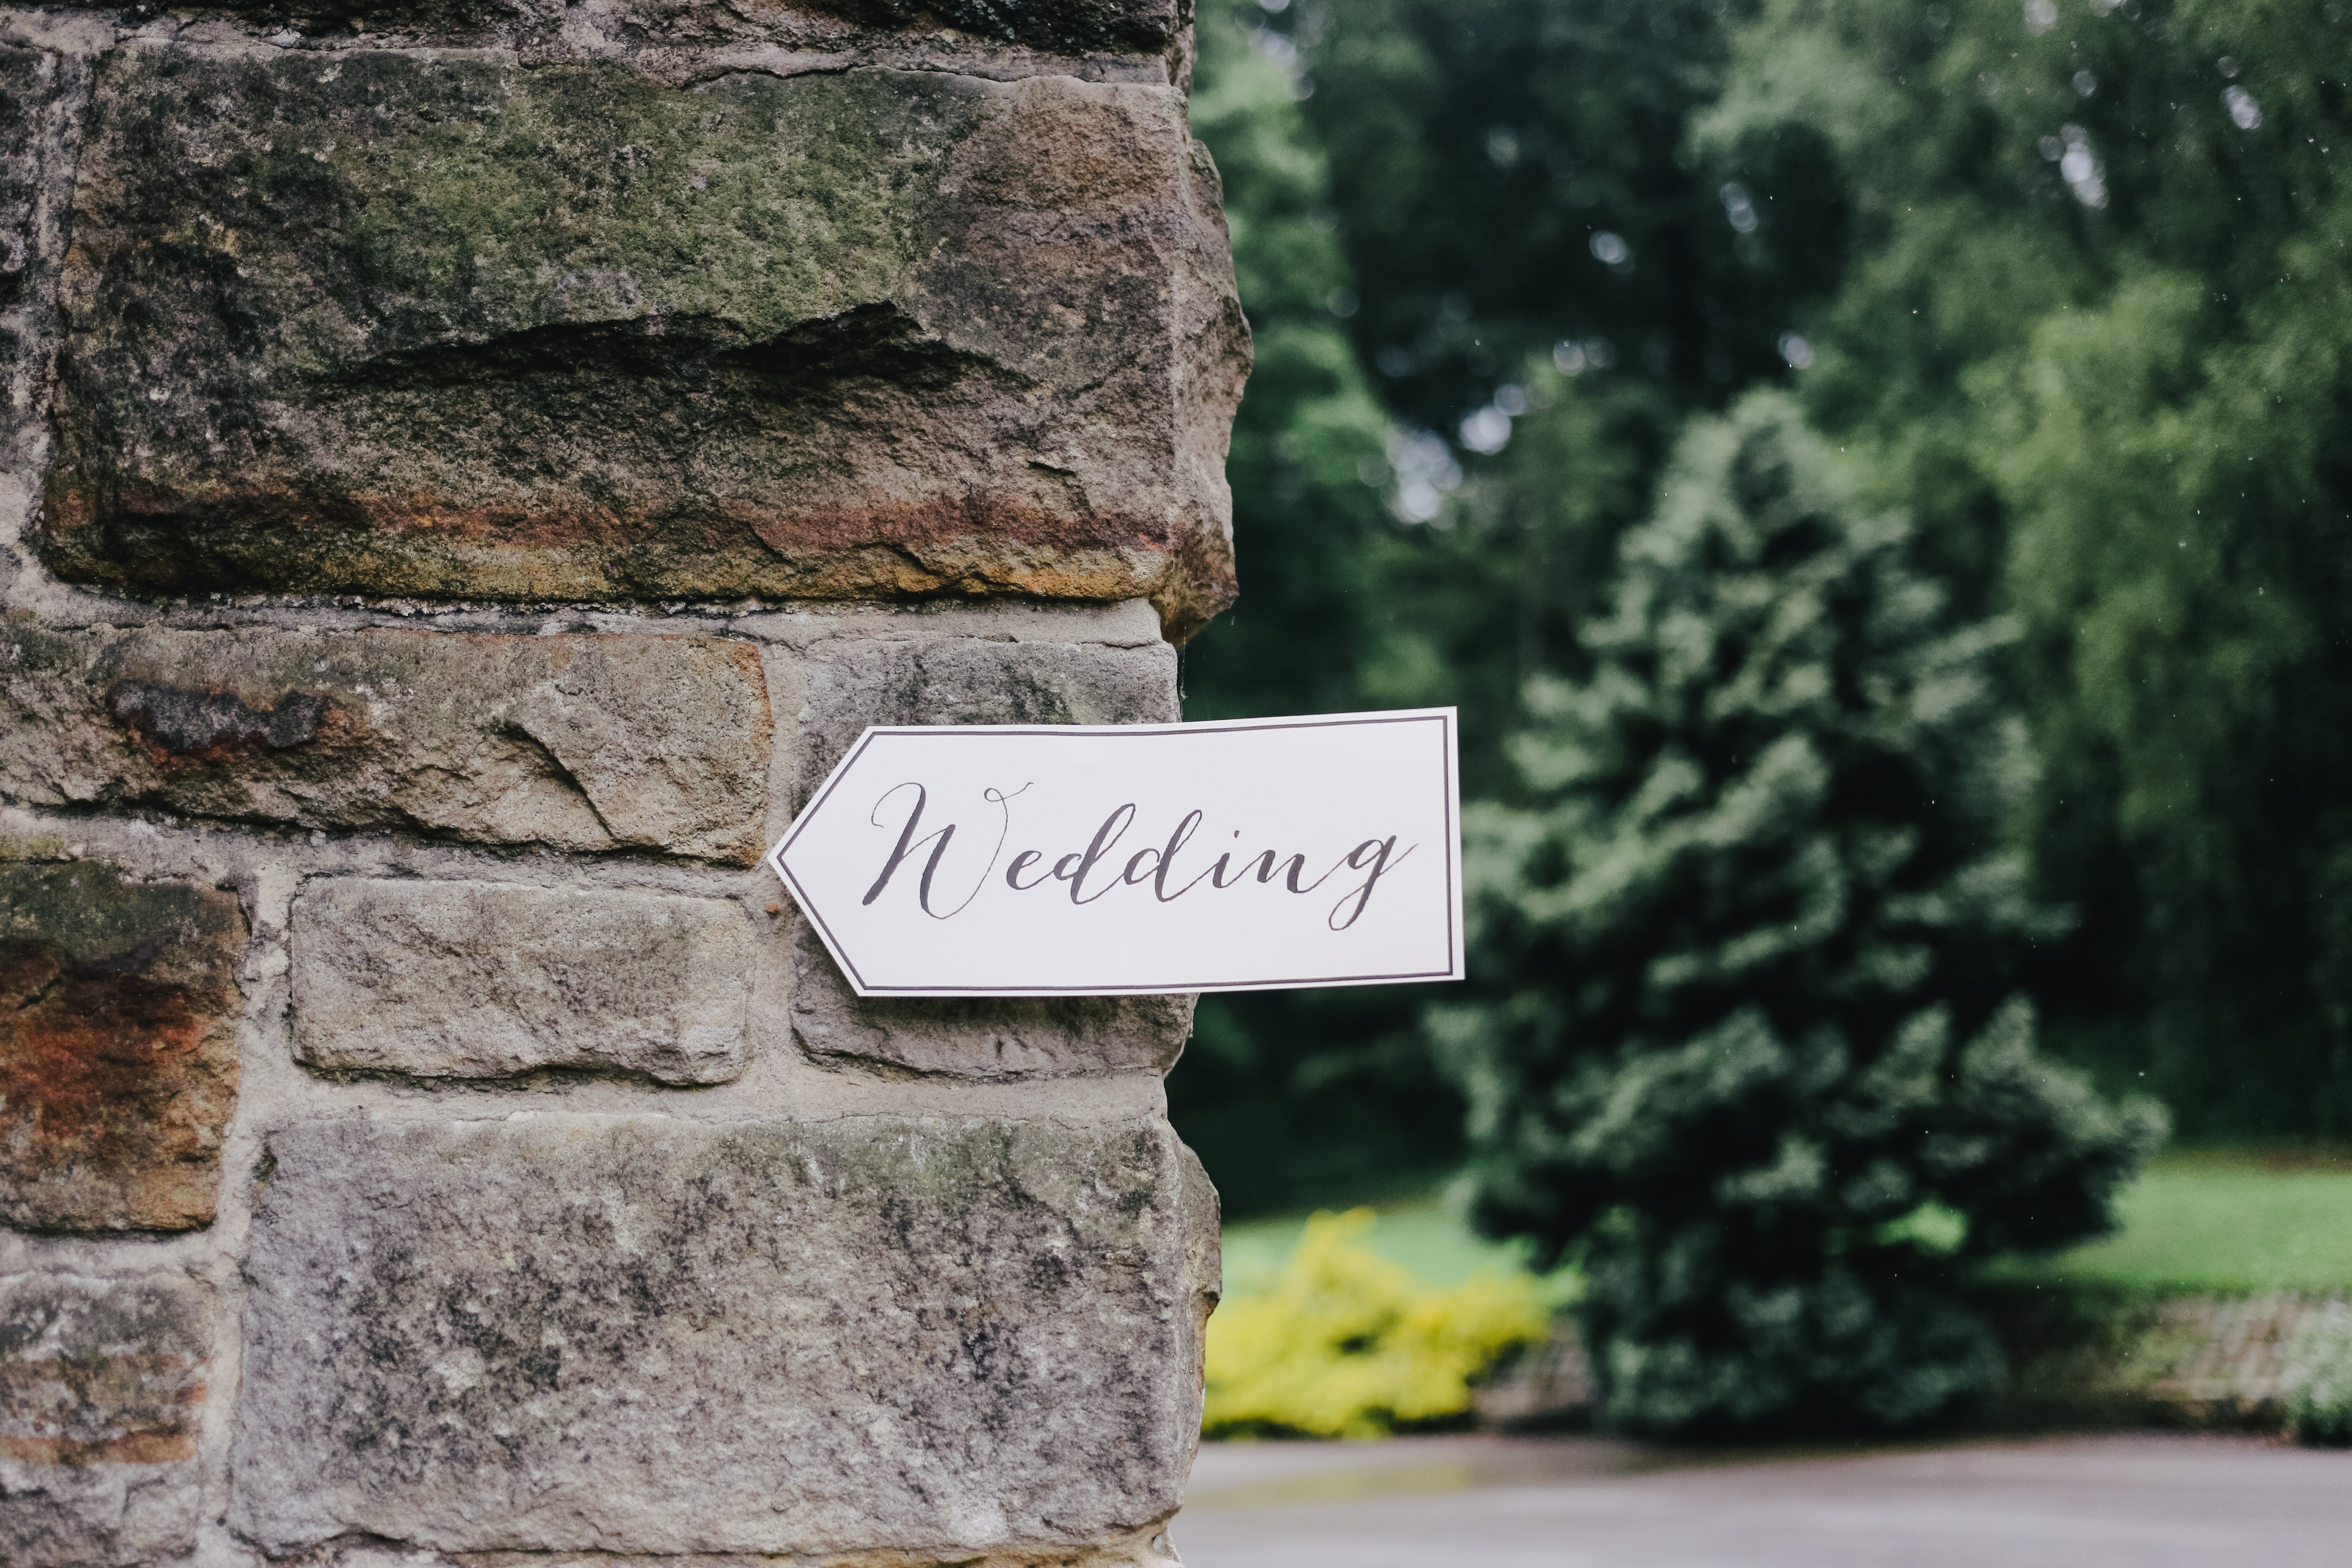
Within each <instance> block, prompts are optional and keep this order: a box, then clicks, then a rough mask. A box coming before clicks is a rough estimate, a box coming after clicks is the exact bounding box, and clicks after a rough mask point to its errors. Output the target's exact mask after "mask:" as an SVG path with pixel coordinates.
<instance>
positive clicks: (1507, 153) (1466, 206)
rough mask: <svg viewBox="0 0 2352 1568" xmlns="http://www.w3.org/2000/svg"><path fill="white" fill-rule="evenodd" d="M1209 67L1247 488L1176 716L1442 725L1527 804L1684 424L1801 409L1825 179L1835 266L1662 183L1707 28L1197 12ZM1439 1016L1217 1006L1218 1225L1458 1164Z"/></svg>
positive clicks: (1621, 10) (1471, 785) (1374, 7)
mask: <svg viewBox="0 0 2352 1568" xmlns="http://www.w3.org/2000/svg"><path fill="white" fill-rule="evenodd" d="M1197 37H1198V40H1199V47H1200V59H1199V68H1198V71H1197V73H1196V76H1195V86H1194V96H1193V100H1192V123H1193V129H1194V131H1195V132H1196V133H1197V134H1198V135H1199V136H1200V137H1201V139H1202V141H1203V142H1205V143H1206V144H1207V145H1208V147H1209V148H1210V150H1211V152H1212V153H1213V154H1214V156H1215V158H1216V161H1217V164H1218V167H1219V170H1220V172H1221V174H1223V181H1224V190H1225V204H1226V212H1227V215H1228V218H1229V221H1230V222H1231V224H1232V227H1233V237H1234V258H1235V265H1236V268H1237V270H1238V274H1239V281H1240V286H1241V294H1242V300H1243V304H1244V308H1245V309H1246V310H1247V311H1248V313H1249V318H1250V324H1251V328H1252V331H1254V333H1255V337H1256V342H1257V365H1256V369H1255V373H1254V374H1253V375H1252V377H1251V380H1250V384H1249V387H1248V391H1247V395H1245V397H1244V401H1243V404H1242V408H1241V413H1240V416H1239V418H1238V420H1237V421H1236V423H1235V426H1234V444H1233V453H1232V457H1231V459H1230V461H1229V463H1228V465H1227V474H1228V477H1229V478H1230V479H1231V481H1232V484H1233V489H1234V537H1235V540H1236V543H1237V548H1238V551H1239V553H1240V559H1241V574H1242V590H1243V591H1242V599H1241V602H1240V603H1239V604H1238V605H1236V606H1235V607H1234V609H1232V610H1230V611H1228V612H1227V613H1226V614H1225V615H1224V616H1220V617H1219V618H1218V619H1217V620H1216V621H1215V622H1213V623H1212V624H1211V626H1209V627H1208V628H1207V629H1206V630H1205V631H1203V632H1202V634H1201V635H1200V636H1199V637H1196V638H1194V639H1193V641H1192V644H1191V645H1190V646H1188V647H1187V648H1186V649H1185V652H1184V693H1185V704H1184V705H1185V712H1186V714H1187V716H1188V717H1192V718H1195V719H1213V718H1224V717H1235V716H1248V715H1257V714H1269V713H1286V712H1317V711H1325V712H1328V711H1340V710H1349V709H1359V708H1385V707H1413V706H1425V705H1428V706H1433V705H1444V704H1452V705H1455V706H1458V707H1459V708H1460V709H1461V710H1462V733H1463V737H1464V743H1463V773H1464V786H1465V792H1466V793H1468V794H1470V795H1480V794H1492V793H1496V792H1498V791H1507V790H1508V789H1509V788H1510V787H1511V775H1510V772H1509V770H1508V768H1507V766H1505V764H1504V763H1503V761H1502V750H1501V747H1502V739H1503V736H1504V735H1505V733H1506V732H1507V731H1508V729H1509V728H1510V727H1511V725H1512V724H1514V723H1515V722H1516V721H1517V711H1518V695H1517V694H1518V691H1519V689H1520V687H1521V685H1522V684H1523V683H1524V682H1525V681H1526V680H1527V679H1528V678H1529V677H1530V676H1533V675H1536V674H1539V673H1543V672H1547V671H1560V670H1570V671H1572V670H1574V669H1576V668H1580V654H1579V652H1578V650H1577V647H1576V642H1575V637H1574V627H1575V625H1576V623H1577V622H1578V620H1579V619H1580V618H1581V617H1582V616H1585V615H1587V614H1589V613H1590V612H1591V610H1592V609H1594V608H1595V607H1597V605H1599V603H1600V595H1601V591H1602V589H1603V588H1604V587H1605V585H1606V583H1607V578H1608V571H1609V563H1610V562H1611V561H1612V558H1613V554H1614V551H1615V545H1616V540H1617V537H1618V535H1619V534H1620V533H1622V531H1624V530H1625V529H1626V528H1627V527H1629V526H1631V525H1632V523H1633V521H1635V520H1637V519H1638V518H1639V517H1641V516H1642V515H1643V512H1644V511H1645V510H1647V508H1648V505H1649V500H1650V489H1651V486H1652V483H1653V480H1654V475H1655V472H1656V468H1657V466H1658V464H1659V463H1660V462H1661V461H1662V460H1663V458H1664V454H1665V452H1666V450H1667V448H1668V447H1669V446H1670V444H1671V442H1672V440H1673V437H1674V432H1675V427H1676V426H1677V424H1678V422H1679V420H1680V418H1681V416H1682V414H1683V412H1684V411H1685V409H1686V408H1689V407H1693V406H1703V405H1707V404H1709V403H1711V402H1713V401H1716V400H1719V399H1720V398H1722V397H1723V396H1724V395H1726V394H1727V392H1728V391H1729V390H1730V389H1731V388H1733V387H1734V386H1736V385H1737V384H1740V383H1741V382H1743V381H1746V380H1750V379H1753V378H1754V377H1755V376H1757V375H1759V374H1785V365H1784V364H1783V363H1782V362H1781V361H1780V358H1779V357H1778V354H1777V351H1776V350H1775V349H1774V348H1773V344H1774V342H1776V337H1775V334H1777V333H1778V332H1780V331H1781V330H1782V328H1783V327H1784V326H1785V324H1786V321H1787V320H1788V318H1789V314H1790V304H1789V301H1790V300H1794V299H1797V298H1800V297H1805V296H1807V292H1808V290H1809V289H1810V290H1811V291H1812V292H1816V293H1817V292H1819V287H1818V277H1819V276H1825V274H1822V273H1821V268H1820V267H1819V266H1818V265H1816V259H1815V258H1817V257H1818V256H1823V255H1827V256H1834V254H1835V249H1834V247H1830V248H1829V249H1827V250H1823V249H1822V241H1821V237H1822V236H1834V235H1836V234H1839V233H1842V232H1843V227H1842V224H1843V218H1842V216H1840V208H1839V199H1838V194H1837V188H1836V187H1834V186H1832V185H1829V184H1823V183H1822V182H1821V181H1820V180H1818V179H1815V178H1812V177H1811V175H1810V174H1803V173H1802V171H1805V170H1808V169H1811V168H1813V167H1815V166H1821V167H1825V166H1826V163H1825V160H1826V158H1827V152H1826V149H1825V148H1822V147H1821V146H1818V145H1816V142H1815V140H1814V139H1812V138H1811V136H1810V133H1808V132H1803V131H1801V130H1799V131H1792V132H1790V134H1789V135H1788V136H1787V137H1786V138H1785V139H1784V141H1785V143H1786V147H1785V150H1784V152H1783V153H1776V154H1774V158H1775V159H1776V160H1777V162H1775V163H1774V167H1776V168H1782V167H1785V168H1786V169H1787V170H1789V171H1790V185H1791V188H1792V189H1793V188H1796V187H1798V186H1801V187H1802V188H1803V189H1805V190H1809V191H1812V192H1814V193H1816V194H1817V195H1819V196H1820V198H1821V199H1820V200H1818V201H1817V202H1816V203H1815V205H1814V207H1813V208H1811V209H1809V210H1811V211H1813V212H1814V214H1815V218H1816V229H1817V231H1818V232H1817V233H1815V234H1812V235H1809V236H1808V237H1807V238H1806V240H1805V241H1804V242H1803V243H1797V244H1789V243H1784V242H1782V241H1781V240H1780V239H1779V238H1777V237H1772V236H1767V235H1764V234H1762V232H1761V231H1760V230H1757V229H1755V227H1754V226H1753V225H1752V224H1751V225H1750V226H1749V228H1748V230H1746V231H1743V230H1742V229H1741V228H1739V227H1738V226H1735V225H1734V224H1733V223H1732V222H1731V221H1729V218H1728V217H1727V213H1728V212H1730V211H1732V210H1734V209H1732V208H1729V207H1727V205H1726V197H1725V194H1724V193H1723V192H1722V191H1720V190H1719V189H1718V187H1717V184H1709V183H1708V182H1707V180H1706V179H1703V178H1701V177H1700V175H1699V174H1698V173H1697V172H1696V170H1695V169H1693V168H1691V167H1687V166H1685V160H1684V159H1682V158H1681V157H1679V156H1678V149H1679V147H1680V145H1681V143H1682V142H1684V140H1685V124H1686V122H1687V121H1688V119H1689V117H1690V116H1691V115H1693V114H1695V113H1696V112H1698V111H1700V110H1704V109H1705V108H1706V106H1707V105H1708V104H1709V103H1710V102H1711V101H1712V100H1713V97H1714V95H1715V94H1716V93H1717V91H1718V90H1719V89H1720V86H1721V72H1722V67H1723V62H1724V60H1725V58H1727V47H1726V44H1725V42H1724V37H1723V34H1722V31H1721V26H1720V21H1719V17H1718V11H1717V8H1715V7H1711V6H1710V5H1706V4H1703V3H1697V0H1638V3H1637V0H1467V3H1460V4H1457V3H1456V0H1362V3H1359V4H1351V5H1346V6H1339V5H1334V4H1331V3H1330V0H1288V3H1286V4H1282V5H1271V6H1269V5H1262V4H1258V3H1255V0H1202V5H1200V7H1199V13H1198V21H1197ZM1504 105H1508V106H1510V113H1509V115H1508V116H1507V117H1502V118H1498V117H1497V110H1498V106H1504ZM1465 117H1466V118H1465ZM1743 199H1744V198H1743ZM1790 199H1791V200H1793V199H1794V198H1793V197H1792V198H1790ZM1603 234H1606V235H1612V236H1615V237H1617V238H1618V239H1620V240H1621V241H1622V242H1623V243H1624V244H1625V245H1626V246H1627V247H1629V248H1628V251H1627V255H1626V257H1625V258H1622V259H1621V260H1620V261H1619V262H1618V263H1617V264H1615V265H1613V266H1612V265H1611V264H1609V263H1606V262H1603V261H1602V260H1601V258H1600V257H1599V256H1598V255H1597V254H1596V253H1595V251H1594V248H1593V246H1594V242H1595V239H1596V237H1597V236H1601V235H1603ZM1807 279H1816V281H1813V282H1808V281H1807ZM1368 366H1369V367H1372V368H1370V370H1369V371H1368V369H1367V368H1366V367H1368ZM1381 366H1385V367H1386V370H1385V371H1384V370H1382V369H1381V368H1380V367H1381ZM1391 373H1392V374H1391ZM1473 415H1476V416H1479V417H1482V418H1483V419H1484V421H1485V424H1484V426H1482V427H1481V441H1480V447H1479V449H1473V448H1472V447H1467V446H1465V445H1464V444H1462V442H1461V441H1460V440H1459V439H1458V437H1459V436H1460V431H1459V429H1458V428H1457V426H1459V424H1460V422H1461V420H1462V418H1463V417H1464V416H1473ZM1431 426H1434V427H1435V428H1434V429H1432V428H1430V427H1431ZM1427 997H1428V994H1427V992H1426V991H1424V990H1423V989H1421V988H1416V987H1392V988H1378V989H1369V990H1362V991H1356V992H1319V993H1318V992H1306V993H1268V994H1256V995H1245V996H1229V997H1209V998H1206V999H1204V1000H1203V1001H1202V1005H1201V1012H1200V1018H1199V1025H1198V1027H1197V1029H1196V1033H1195V1036H1194V1038H1193V1041H1192V1046H1191V1047H1190V1048H1189V1050H1188V1052H1187V1056H1186V1058H1185V1063H1184V1067H1183V1069H1182V1070H1181V1071H1180V1072H1178V1073H1177V1074H1175V1075H1174V1076H1173V1077H1172V1078H1171V1079H1170V1082H1169V1093H1170V1111H1171V1115H1172V1116H1173V1117H1174V1119H1175V1121H1176V1123H1177V1125H1178V1127H1179V1128H1180V1129H1181V1131H1183V1133H1184V1136H1185V1138H1186V1140H1187V1141H1188V1142H1192V1144H1193V1146H1194V1147H1195V1148H1196V1149H1198V1150H1199V1151H1200V1152H1201V1154H1202V1159H1203V1160H1204V1162H1205V1163H1207V1165H1208V1167H1209V1170H1210V1172H1211V1173H1212V1174H1213V1175H1214V1176H1215V1178H1216V1180H1217V1183H1218V1185H1219V1187H1220V1189H1221V1191H1222V1192H1223V1194H1224V1197H1225V1200H1226V1203H1227V1205H1228V1208H1229V1210H1230V1211H1231V1212H1234V1213H1236V1214H1253V1213H1266V1212H1271V1211H1274V1210H1277V1209H1282V1208H1296V1207H1299V1206H1304V1205H1311V1204H1314V1203H1318V1202H1322V1203H1328V1202H1332V1201H1352V1200H1354V1199H1357V1198H1361V1197H1366V1196H1371V1195H1375V1194H1381V1193H1384V1192H1390V1193H1392V1192H1399V1191H1409V1190H1412V1189H1415V1188H1420V1189H1424V1190H1425V1189H1426V1188H1428V1187H1430V1186H1433V1185H1434V1184H1436V1183H1437V1182H1438V1181H1440V1180H1442V1179H1443V1177H1444V1175H1445V1174H1447V1173H1449V1172H1450V1171H1451V1170H1452V1169H1453V1168H1454V1166H1455V1165H1456V1163H1458V1161H1459V1159H1460V1155H1461V1147H1462V1145H1461V1133H1460V1124H1461V1110H1462V1108H1461V1102H1460V1100H1459V1099H1458V1098H1457V1097H1456V1096H1455V1095H1454V1092H1453V1091H1452V1089H1450V1088H1449V1086H1448V1085H1447V1084H1446V1083H1445V1082H1444V1080H1443V1079H1441V1078H1440V1077H1439V1076H1438V1075H1437V1074H1436V1073H1435V1072H1434V1070H1433V1068H1432V1066H1431V1064H1430V1060H1429V1057H1428V1052H1427V1048H1426V1047H1425V1044H1424V1042H1423V1038H1422V1037H1421V1034H1420V1031H1419V1027H1418V1016H1419V1013H1420V1010H1421V1008H1422V1006H1423V1005H1424V1003H1425V1002H1426V1000H1427Z"/></svg>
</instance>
